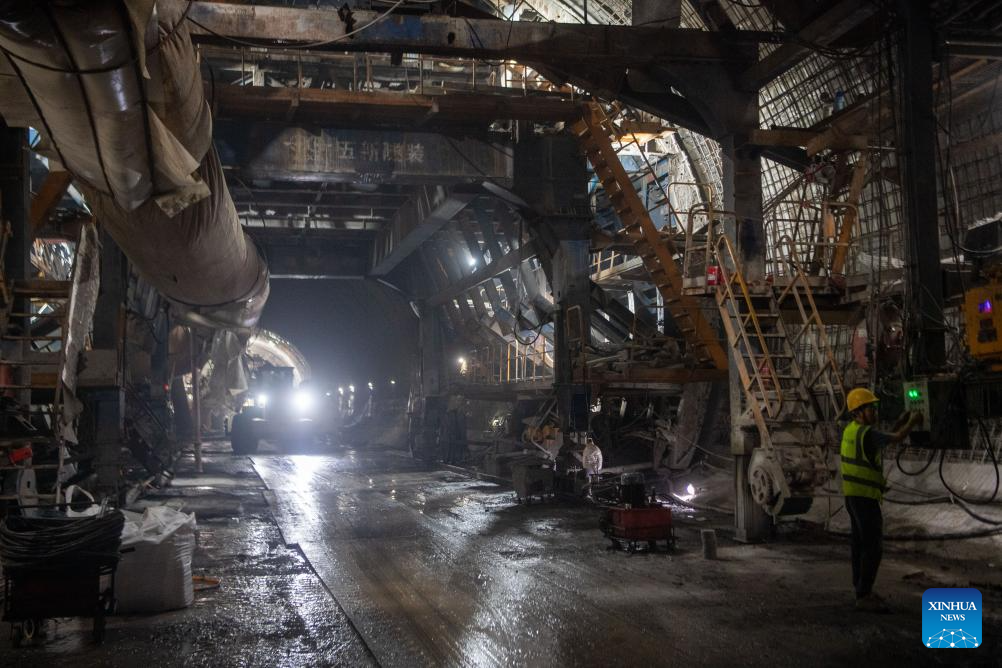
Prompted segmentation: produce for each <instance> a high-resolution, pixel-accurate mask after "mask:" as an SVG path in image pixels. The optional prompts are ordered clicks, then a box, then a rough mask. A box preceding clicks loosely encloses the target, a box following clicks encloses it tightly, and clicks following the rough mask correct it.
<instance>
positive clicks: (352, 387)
mask: <svg viewBox="0 0 1002 668" xmlns="http://www.w3.org/2000/svg"><path fill="white" fill-rule="evenodd" d="M348 391H349V392H351V393H352V394H355V386H354V385H349V386H348Z"/></svg>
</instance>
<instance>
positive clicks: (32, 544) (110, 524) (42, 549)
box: [0, 510, 125, 569]
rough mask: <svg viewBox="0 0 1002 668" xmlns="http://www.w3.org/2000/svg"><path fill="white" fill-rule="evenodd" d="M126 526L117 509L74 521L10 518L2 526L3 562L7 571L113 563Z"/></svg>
mask: <svg viewBox="0 0 1002 668" xmlns="http://www.w3.org/2000/svg"><path fill="white" fill-rule="evenodd" d="M123 526H125V516H124V515H123V514H122V513H121V512H119V511H117V510H115V511H112V512H109V513H106V514H104V515H101V516H98V517H86V518H80V519H72V520H65V519H58V520H54V519H35V518H27V517H17V516H14V515H8V516H7V517H6V518H5V519H4V521H3V523H2V524H0V563H2V564H3V567H4V569H18V568H24V569H35V568H59V567H63V568H66V567H71V568H72V567H79V566H80V565H81V564H83V563H86V562H97V563H101V564H114V563H117V562H118V558H119V549H120V547H121V543H122V527H123Z"/></svg>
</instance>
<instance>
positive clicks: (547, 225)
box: [515, 133, 591, 432]
mask: <svg viewBox="0 0 1002 668" xmlns="http://www.w3.org/2000/svg"><path fill="white" fill-rule="evenodd" d="M524 136H525V137H526V138H525V139H523V140H522V141H520V142H519V143H518V145H517V146H516V147H515V193H516V194H517V195H518V196H519V197H521V198H522V199H524V200H525V201H526V202H527V203H528V204H529V206H530V207H532V209H533V210H534V212H536V213H537V214H538V216H539V217H538V218H536V219H535V220H532V221H531V230H532V233H533V234H534V236H535V237H536V239H537V241H538V242H539V243H540V245H541V247H542V250H541V252H540V262H541V264H542V265H543V269H544V271H546V274H547V279H548V280H549V281H550V283H551V285H552V287H553V294H554V298H555V300H556V302H557V304H556V306H557V308H556V309H555V310H554V316H553V324H554V331H555V335H554V389H556V391H557V402H558V403H557V408H558V414H559V416H560V424H561V428H562V429H563V430H564V431H565V432H566V431H585V430H587V428H588V404H589V403H590V402H589V396H588V386H587V385H586V384H585V382H584V381H585V379H586V376H585V372H584V369H583V368H582V367H581V365H580V359H581V346H582V345H584V344H587V342H588V337H589V336H590V333H591V328H590V322H591V283H590V279H591V277H590V273H589V272H590V267H589V252H588V249H589V246H590V234H591V232H590V225H591V214H590V211H588V178H589V175H588V171H587V169H586V167H585V159H584V156H583V155H582V154H581V149H580V147H579V146H578V144H577V141H576V140H574V139H573V138H572V137H564V136H559V137H557V136H548V137H535V136H533V135H532V134H531V133H526V134H525V135H524Z"/></svg>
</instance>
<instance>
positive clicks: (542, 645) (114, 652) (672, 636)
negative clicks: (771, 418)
mask: <svg viewBox="0 0 1002 668" xmlns="http://www.w3.org/2000/svg"><path fill="white" fill-rule="evenodd" d="M207 450H208V454H207V457H206V473H205V474H204V475H202V476H195V475H192V474H184V473H182V474H181V475H179V477H178V480H177V481H176V484H175V485H174V487H172V488H170V489H167V490H163V491H160V492H157V493H155V494H153V495H151V496H149V497H147V498H146V499H144V501H143V502H142V503H143V504H155V503H171V504H174V505H179V504H181V505H183V509H184V510H186V511H188V512H195V513H196V515H197V517H198V525H199V545H198V548H197V550H196V553H195V559H194V564H193V567H194V571H195V573H196V574H202V575H209V576H214V577H219V578H221V580H222V582H221V586H220V587H219V588H218V589H215V590H210V591H204V592H199V593H197V594H196V597H195V603H194V605H193V606H192V607H191V608H188V609H186V610H178V611H173V612H168V613H164V614H158V615H145V616H131V617H114V618H112V619H111V620H109V624H108V631H107V637H106V640H105V643H104V644H103V645H101V646H94V645H93V644H91V643H90V639H89V630H90V627H89V623H88V622H87V621H85V620H55V621H52V622H48V623H47V625H46V636H45V637H44V638H43V639H42V640H41V642H39V643H37V645H36V646H33V647H27V648H22V649H13V648H12V647H11V644H10V641H9V639H8V638H7V636H6V633H5V628H6V627H5V626H0V666H2V667H6V666H144V667H150V666H334V665H344V666H366V665H384V666H407V667H414V666H502V665H503V666H633V665H645V664H646V665H658V666H686V667H689V666H734V665H741V666H746V665H751V666H802V665H810V666H812V668H813V667H814V666H845V665H847V664H850V663H851V662H852V663H857V664H859V665H878V664H883V665H958V664H959V665H985V666H992V665H999V662H1000V658H1002V651H1000V650H1002V644H1000V641H999V638H1000V637H1002V615H1000V611H1002V577H1000V574H999V573H998V570H999V569H998V568H996V569H988V568H986V567H985V565H984V564H983V563H982V564H980V565H979V564H973V563H969V562H962V561H959V560H955V561H951V562H945V561H944V560H943V559H934V558H930V557H925V556H922V555H919V554H916V553H912V552H904V551H900V550H897V549H896V548H895V547H894V546H893V545H888V547H887V550H888V554H887V555H886V557H885V562H884V565H883V567H882V569H881V574H880V578H879V580H878V588H879V589H880V591H881V592H882V593H883V594H885V595H888V596H889V597H891V599H892V602H893V607H894V614H891V615H886V616H876V615H871V614H862V613H857V612H855V611H854V610H853V608H852V596H851V593H850V592H849V586H848V581H849V566H848V545H847V544H846V542H845V541H844V540H842V539H838V538H833V537H831V536H828V535H826V534H824V533H821V532H817V531H809V530H797V531H788V532H785V533H784V534H783V535H782V536H781V537H779V538H777V539H776V540H775V541H773V542H771V543H769V544H766V545H754V546H747V545H740V544H737V543H734V542H732V541H730V540H729V538H728V535H729V533H728V531H729V530H728V525H729V523H730V519H729V517H724V516H716V515H707V514H703V513H697V512H694V511H692V512H679V513H678V514H677V516H676V517H677V526H678V535H679V544H678V547H677V549H676V551H675V552H673V553H671V554H664V553H661V554H646V553H636V554H627V553H625V552H619V551H612V550H609V549H608V542H607V541H606V540H605V539H604V538H603V537H602V536H601V534H600V532H599V530H598V513H599V511H598V509H596V508H595V507H592V506H588V505H583V504H580V503H571V502H561V501H554V502H548V503H546V504H533V505H528V506H526V505H519V504H517V503H516V502H515V499H514V494H513V492H512V491H511V490H510V489H507V488H504V487H500V486H497V485H494V484H491V483H486V482H482V481H478V480H474V479H471V478H469V477H467V476H464V475H460V474H458V473H456V472H453V471H449V470H443V469H440V468H435V467H427V466H422V465H420V464H417V463H415V462H413V461H412V460H410V459H407V458H405V457H402V456H400V455H398V454H395V453H392V452H388V451H379V452H371V451H365V450H355V451H352V450H341V451H337V452H335V453H332V454H326V455H284V454H277V453H271V454H262V455H259V456H255V457H254V458H253V462H252V461H251V460H249V459H247V458H244V457H233V456H232V455H230V454H228V446H227V444H225V443H218V444H210V445H209V446H207ZM252 464H253V466H252ZM259 476H260V477H259ZM707 526H715V527H717V528H719V529H720V539H719V543H720V546H719V556H720V558H719V559H718V560H716V561H705V560H703V558H702V556H701V551H700V549H699V540H698V530H699V529H701V528H705V527H707ZM935 586H978V587H979V588H980V589H981V591H982V593H983V595H984V600H985V624H984V627H985V630H984V634H983V635H984V637H985V644H984V645H983V646H982V647H981V648H979V649H978V650H967V651H966V652H964V653H963V655H962V656H958V655H957V654H956V653H949V652H945V651H933V650H927V649H925V648H924V647H923V646H922V645H921V642H920V634H921V614H920V607H921V596H922V592H923V591H924V590H925V589H926V588H928V587H935Z"/></svg>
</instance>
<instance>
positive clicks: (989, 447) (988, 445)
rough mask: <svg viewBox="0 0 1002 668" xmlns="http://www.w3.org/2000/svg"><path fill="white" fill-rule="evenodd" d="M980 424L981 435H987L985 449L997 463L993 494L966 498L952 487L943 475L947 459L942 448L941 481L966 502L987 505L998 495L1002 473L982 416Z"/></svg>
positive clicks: (947, 489)
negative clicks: (1001, 473) (981, 497)
mask: <svg viewBox="0 0 1002 668" xmlns="http://www.w3.org/2000/svg"><path fill="white" fill-rule="evenodd" d="M978 426H979V427H980V429H981V435H982V436H984V437H985V449H986V450H987V451H988V454H989V456H991V458H992V464H994V465H995V490H994V491H993V492H992V495H991V496H990V497H988V498H987V499H981V500H974V499H968V498H965V497H964V496H963V495H961V494H958V493H957V492H955V491H954V490H953V489H952V488H951V487H950V485H948V484H947V482H946V478H945V477H943V462H944V461H945V459H946V450H941V451H940V454H939V481H940V482H942V483H943V487H944V488H945V489H946V491H947V492H949V493H950V494H951V495H952V496H955V497H956V498H958V499H960V500H961V501H963V502H964V503H969V504H971V505H972V506H987V505H988V504H990V503H992V502H993V501H994V500H995V497H996V496H998V493H999V483H1000V482H1002V475H1000V474H999V462H998V459H997V458H996V457H995V450H994V449H993V448H992V444H991V441H990V440H989V438H988V431H987V430H986V429H985V423H984V421H983V420H981V418H978Z"/></svg>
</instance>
